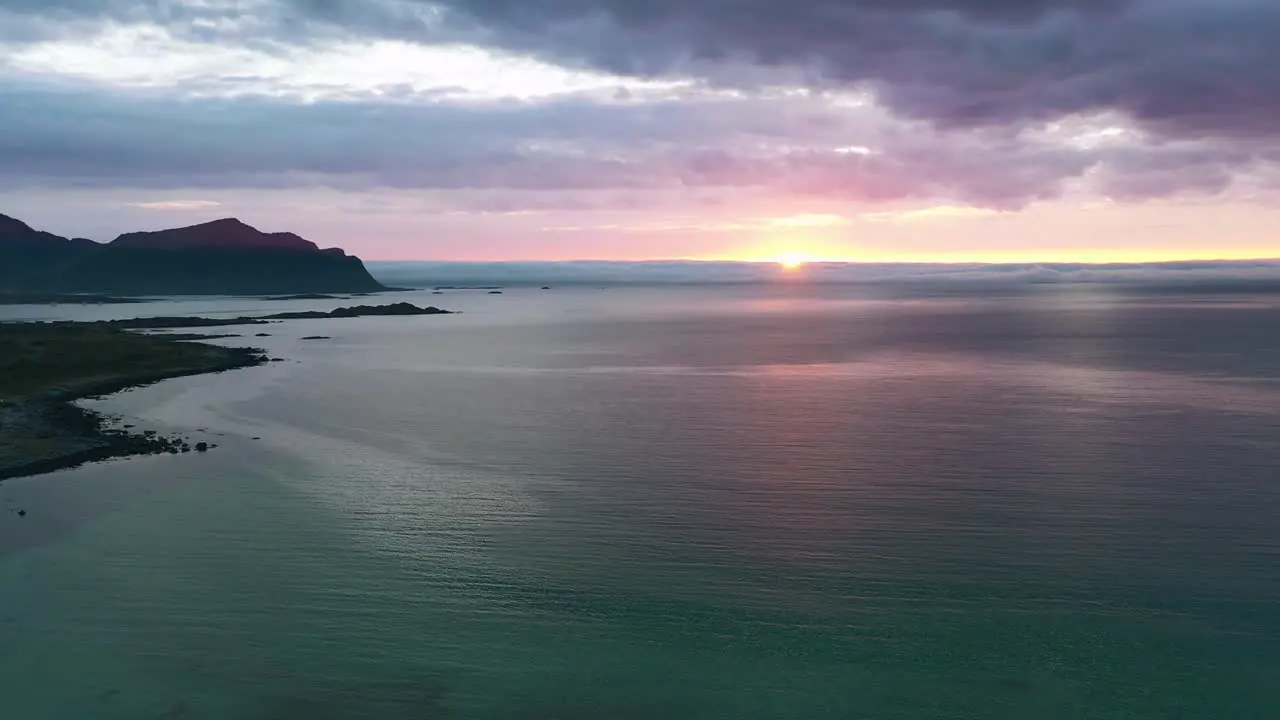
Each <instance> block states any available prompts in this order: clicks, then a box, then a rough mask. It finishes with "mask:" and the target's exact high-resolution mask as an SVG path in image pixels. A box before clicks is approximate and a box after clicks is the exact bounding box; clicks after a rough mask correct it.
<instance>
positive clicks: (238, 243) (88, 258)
mask: <svg viewBox="0 0 1280 720" xmlns="http://www.w3.org/2000/svg"><path fill="white" fill-rule="evenodd" d="M385 289H386V288H385V287H383V286H382V285H381V284H380V283H379V282H378V281H377V280H375V279H374V278H373V276H371V275H370V274H369V271H368V270H367V269H366V268H365V266H364V263H363V262H361V260H360V258H358V257H354V256H351V255H347V254H346V253H345V252H343V251H342V250H341V249H338V248H332V249H328V250H321V249H320V248H319V247H318V246H317V245H316V244H315V243H313V242H310V241H308V240H305V239H303V238H301V237H299V236H297V235H295V234H293V233H288V232H278V233H264V232H261V231H260V230H258V229H257V228H254V227H252V226H250V225H248V224H246V223H244V222H241V221H240V220H237V219H234V218H226V219H223V220H215V221H213V222H208V223H203V224H200V225H192V226H190V227H182V228H174V229H171V230H160V231H155V232H134V233H125V234H123V235H121V236H119V237H117V238H116V239H115V240H113V241H112V242H110V243H105V244H103V243H96V242H93V241H90V240H85V239H80V238H77V239H69V238H64V237H60V236H58V235H54V234H53V233H48V232H43V231H40V230H36V229H34V228H32V227H31V226H29V225H27V224H26V223H24V222H22V221H21V220H18V219H17V218H13V217H9V216H7V215H3V214H0V292H37V293H109V294H113V295H274V294H286V293H332V292H377V291H379V290H385Z"/></svg>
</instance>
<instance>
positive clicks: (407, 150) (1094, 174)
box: [0, 83, 1280, 211]
mask: <svg viewBox="0 0 1280 720" xmlns="http://www.w3.org/2000/svg"><path fill="white" fill-rule="evenodd" d="M851 141H852V142H854V143H856V144H857V145H856V146H857V147H860V148H864V150H862V151H859V152H848V151H847V150H845V149H846V148H848V147H849V146H850V143H851ZM1277 160H1280V148H1277V147H1276V146H1274V145H1272V144H1271V143H1268V142H1264V141H1260V140H1258V141H1255V140H1252V139H1243V140H1196V141H1178V142H1172V141H1159V142H1156V141H1148V140H1142V139H1140V138H1138V139H1130V140H1127V141H1125V142H1121V143H1084V144H1072V143H1066V142H1062V141H1061V140H1060V139H1058V138H1050V137H1043V136H1039V135H1034V134H1028V133H1024V132H1018V131H1007V130H998V129H972V130H966V131H956V130H953V131H939V130H937V129H933V128H930V127H929V126H928V125H925V124H920V123H909V122H903V121H899V120H896V119H894V118H893V117H892V116H890V115H888V114H887V113H885V112H884V111H883V109H881V108H878V107H876V106H848V105H843V104H840V103H833V102H831V101H830V99H829V98H827V97H825V96H821V95H817V96H812V97H794V96H792V95H790V94H787V93H780V94H750V95H734V94H724V93H714V92H706V93H701V94H688V95H684V96H676V97H669V98H663V99H658V100H650V101H646V102H631V101H618V102H615V101H606V100H601V99H600V98H599V97H596V96H593V95H568V96H558V97H554V98H549V99H544V100H540V101H529V102H506V101H496V102H438V101H428V102H421V101H413V100H412V99H407V100H406V99H401V98H390V99H386V98H364V99H346V100H321V101H316V102H311V103H306V104H301V103H297V102H295V101H292V100H290V99H288V98H273V97H257V96H248V97H231V98H225V97H221V98H219V97H215V98H199V97H196V98H190V97H181V96H178V97H174V96H172V95H169V94H165V93H161V92H157V91H147V90H127V91H126V90H120V89H114V90H109V89H101V88H92V87H85V86H77V85H67V84H66V83H60V84H57V85H48V84H40V83H27V84H21V85H13V84H11V85H9V86H4V85H0V186H8V187H14V186H20V187H30V186H44V187H50V188H59V187H132V188H189V189H199V188H253V187H262V188H283V187H307V186H325V187H331V188H339V189H347V190H367V189H373V188H418V189H431V190H475V191H496V190H503V191H512V192H516V193H529V194H530V196H531V197H532V195H533V194H538V195H539V198H540V202H542V199H544V198H545V193H547V192H554V191H563V192H565V193H570V194H572V193H586V192H589V191H596V190H609V189H613V190H627V191H679V190H685V191H696V190H697V189H700V188H703V189H707V188H710V189H717V188H718V189H734V190H747V189H752V188H757V189H760V188H763V189H769V190H771V191H773V193H774V194H775V195H776V196H778V197H813V198H828V199H835V200H840V201H844V202H852V203H877V202H891V201H898V200H925V201H934V202H935V203H937V204H954V205H968V206H974V207H980V208H995V209H1013V208H1018V207H1022V206H1024V205H1026V204H1028V203H1032V202H1035V201H1038V200H1044V199H1052V198H1056V197H1059V196H1061V195H1062V194H1063V193H1065V192H1068V191H1069V190H1071V189H1072V188H1074V187H1076V186H1077V185H1079V184H1080V183H1087V182H1091V183H1094V184H1095V185H1097V186H1098V187H1100V188H1101V189H1102V191H1103V192H1104V193H1105V194H1108V195H1113V196H1116V197H1125V198H1144V197H1167V196H1170V195H1177V194H1179V193H1192V194H1197V193H1198V194H1214V193H1220V192H1223V191H1224V190H1226V189H1228V188H1230V187H1231V186H1232V183H1233V181H1234V179H1235V178H1236V177H1237V175H1239V174H1240V173H1243V172H1249V171H1252V170H1256V169H1259V168H1265V167H1268V166H1269V164H1270V163H1275V162H1276V161H1277ZM513 198H518V196H513V195H510V194H509V195H507V196H506V200H505V201H504V202H506V203H507V204H506V206H505V207H504V208H503V210H504V211H518V210H522V209H531V208H522V207H519V204H518V201H516V202H512V200H513ZM569 200H571V198H566V199H565V200H564V202H568V201H569ZM532 209H538V208H536V207H535V208H532Z"/></svg>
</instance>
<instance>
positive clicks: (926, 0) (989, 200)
mask: <svg viewBox="0 0 1280 720" xmlns="http://www.w3.org/2000/svg"><path fill="white" fill-rule="evenodd" d="M1276 37H1280V3H1277V2H1274V1H1273V0H805V1H802V2H796V1H795V0H702V1H699V2H688V1H686V0H433V1H432V2H427V1H426V0H201V2H180V1H179V0H136V1H135V2H117V1H114V0H0V51H2V52H0V58H2V59H0V186H4V187H14V186H22V187H31V186H43V187H48V188H66V187H123V188H143V189H146V188H168V187H179V188H191V189H193V191H194V192H199V189H201V188H264V187H265V188H280V187H311V186H317V185H319V186H325V187H331V188H340V189H347V190H368V189H373V188H415V189H430V190H447V191H474V192H475V193H477V194H478V193H493V192H498V191H501V192H502V193H503V201H502V202H503V205H504V207H505V208H506V210H508V211H521V210H524V209H528V208H526V207H522V206H521V198H522V197H527V198H530V200H529V202H530V203H534V204H536V207H535V208H534V209H539V208H544V207H546V206H547V205H548V204H553V205H554V204H557V203H566V204H568V203H573V202H575V200H574V198H573V196H574V195H575V194H582V193H586V192H588V191H593V190H600V189H604V190H616V191H618V193H617V194H616V196H615V197H616V198H619V199H620V198H621V197H622V196H623V194H624V192H630V193H637V194H638V196H643V194H644V193H660V192H678V191H681V190H685V189H687V190H690V191H696V190H700V189H717V190H720V189H723V190H725V191H726V192H730V191H732V192H745V191H749V190H752V189H768V190H770V191H772V192H773V193H775V194H776V195H777V196H781V197H804V198H819V199H830V200H837V201H845V202H850V203H860V204H865V203H880V202H894V201H899V200H910V201H920V202H921V203H923V204H934V205H938V206H944V207H945V206H963V207H973V208H979V209H983V210H992V209H995V210H1009V209H1017V208H1020V207H1023V206H1025V205H1027V204H1030V203H1035V202H1038V201H1042V200H1050V199H1054V198H1058V197H1060V196H1062V195H1064V194H1070V193H1079V192H1083V193H1085V194H1093V195H1098V196H1102V197H1109V198H1114V199H1119V200H1132V199H1145V198H1158V197H1177V196H1180V195H1199V196H1214V195H1219V194H1222V193H1230V192H1235V191H1237V190H1238V189H1239V188H1241V187H1246V186H1247V187H1248V188H1250V192H1254V193H1256V194H1257V196H1258V197H1269V196H1271V195H1272V194H1274V191H1275V190H1276V182H1275V180H1274V178H1275V176H1276V174H1277V172H1276V170H1277V167H1280V142H1277V140H1280V138H1278V137H1277V135H1280V122H1277V121H1276V120H1277V118H1280V43H1276V42H1275V38H1276ZM155 55H163V56H165V57H166V58H167V62H166V64H165V66H164V67H163V68H158V67H157V66H156V64H155V63H154V62H153V61H152V57H154V56H155ZM450 58H451V59H450ZM464 58H470V59H469V60H467V62H468V63H470V64H469V65H466V67H462V66H457V68H458V69H457V70H456V71H455V70H454V68H455V66H456V63H453V61H455V60H457V61H461V60H462V59H464ZM450 63H453V64H450ZM446 65H449V70H448V71H446V70H445V69H444V68H445V66H446ZM638 80H645V81H658V82H655V83H648V84H646V83H641V82H638ZM451 83H456V87H454V86H451ZM513 97H520V98H523V101H515V100H513V99H512V98H513ZM1265 178H1271V180H1266V179H1265ZM557 192H558V193H560V194H561V198H559V199H556V200H551V201H548V200H547V199H546V194H547V193H557ZM535 197H536V201H535V200H534V198H535ZM465 202H466V203H469V204H478V203H480V201H479V200H477V199H475V198H474V197H473V198H471V199H468V200H466V201H465ZM911 217H914V216H911ZM898 219H899V220H904V219H908V217H905V216H904V217H900V218H898Z"/></svg>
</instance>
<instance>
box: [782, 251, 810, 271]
mask: <svg viewBox="0 0 1280 720" xmlns="http://www.w3.org/2000/svg"><path fill="white" fill-rule="evenodd" d="M774 262H776V263H778V265H780V266H782V269H783V270H799V269H800V268H802V267H804V264H805V263H807V262H809V258H807V257H805V256H803V255H800V254H799V253H783V254H782V255H779V256H778V258H777V260H775V261H774Z"/></svg>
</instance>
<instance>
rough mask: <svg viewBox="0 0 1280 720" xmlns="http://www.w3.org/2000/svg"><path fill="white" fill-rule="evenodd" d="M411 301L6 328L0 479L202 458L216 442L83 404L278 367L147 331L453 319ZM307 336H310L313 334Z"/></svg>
mask: <svg viewBox="0 0 1280 720" xmlns="http://www.w3.org/2000/svg"><path fill="white" fill-rule="evenodd" d="M449 314H452V313H450V312H449V311H447V310H442V309H440V308H437V307H425V308H424V307H418V306H415V305H412V304H410V303H403V302H401V303H393V304H389V305H357V306H352V307H340V308H337V309H335V310H331V311H327V312H325V311H316V310H310V311H302V312H284V313H274V314H270V315H261V316H241V317H234V318H206V317H195V316H186V317H141V318H127V319H121V320H105V321H92V322H73V321H54V322H25V323H24V322H17V323H0V481H4V480H6V479H12V478H17V477H26V476H31V475H41V474H44V473H48V472H53V471H55V470H63V469H67V468H72V467H78V466H80V465H83V464H85V463H90V462H97V461H101V460H108V459H111V458H118V457H130V456H137V455H156V454H162V453H170V454H179V453H187V452H193V451H198V452H203V451H205V450H208V449H210V447H213V446H206V445H204V444H203V443H196V444H194V445H193V444H192V443H191V442H189V441H188V440H186V439H184V438H181V437H164V436H161V435H159V434H157V433H155V432H152V431H145V432H141V433H139V432H130V430H131V429H132V428H131V426H129V425H125V426H123V427H121V428H116V427H113V426H112V421H111V418H110V417H109V416H107V415H105V414H103V413H99V412H96V411H94V410H89V409H87V408H84V407H81V406H79V405H76V404H75V403H76V401H78V400H84V399H89V398H96V397H101V396H103V395H110V394H112V393H117V392H120V391H122V390H127V389H130V388H136V387H141V386H145V385H152V384H155V383H158V382H160V381H162V380H169V379H172V378H180V377H188V376H192V375H205V374H210V373H220V372H226V371H228V370H237V369H240V368H247V367H254V366H258V365H263V364H265V363H268V362H271V361H272V360H273V358H269V357H268V356H267V355H266V352H265V351H264V350H262V349H259V348H251V347H227V346H222V345H212V344H207V343H204V342H200V341H202V340H213V339H217V338H221V337H234V336H229V335H210V334H198V333H184V334H172V335H166V334H151V333H146V332H138V331H147V330H175V329H182V328H222V327H228V326H236V325H244V326H261V325H267V324H273V323H275V322H278V321H281V320H318V319H339V318H357V317H365V316H394V317H403V316H417V315H449ZM303 339H312V338H311V337H308V338H303Z"/></svg>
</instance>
